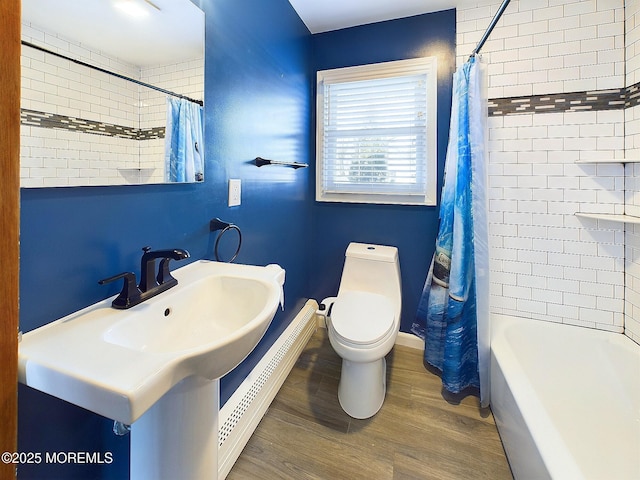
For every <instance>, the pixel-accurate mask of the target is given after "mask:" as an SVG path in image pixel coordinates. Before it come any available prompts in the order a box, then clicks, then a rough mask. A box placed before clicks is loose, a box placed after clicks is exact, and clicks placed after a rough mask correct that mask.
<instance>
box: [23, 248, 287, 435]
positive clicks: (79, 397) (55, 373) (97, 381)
mask: <svg viewBox="0 0 640 480" xmlns="http://www.w3.org/2000/svg"><path fill="white" fill-rule="evenodd" d="M172 273H173V275H174V277H175V278H176V279H178V282H179V283H178V285H177V286H175V287H173V288H172V289H170V290H168V291H166V292H164V293H161V294H159V295H158V296H156V297H153V298H151V299H149V300H147V301H146V302H143V303H141V304H139V305H136V306H135V307H133V308H130V309H128V310H116V309H113V308H111V300H112V299H107V300H104V301H102V302H99V303H97V304H95V305H92V306H90V307H87V308H85V309H83V310H80V311H79V312H76V313H74V314H71V315H69V316H67V317H64V318H62V319H60V320H57V321H55V322H52V323H50V324H48V325H45V326H43V327H41V328H38V329H36V330H33V331H31V332H28V333H26V334H24V335H23V336H22V341H21V342H20V344H19V356H18V362H19V380H20V382H22V383H24V384H26V385H29V386H30V387H33V388H35V389H37V390H41V391H43V392H45V393H48V394H50V395H53V396H55V397H58V398H61V399H63V400H66V401H68V402H70V403H73V404H75V405H79V406H81V407H84V408H86V409H88V410H91V411H93V412H95V413H98V414H100V415H103V416H105V417H108V418H111V419H114V420H118V421H121V422H124V423H126V424H131V423H133V422H134V421H135V420H137V419H138V418H139V417H140V416H141V415H142V414H143V413H144V412H145V411H147V410H148V409H149V408H150V407H151V406H152V405H153V404H154V403H155V402H157V401H158V400H159V399H160V398H161V397H162V396H163V395H164V394H165V393H166V392H168V391H169V390H170V389H171V388H172V387H173V386H175V385H176V384H177V383H179V382H180V381H181V380H183V379H185V378H187V377H192V376H196V377H201V378H204V379H208V380H214V379H217V378H220V377H221V376H223V375H225V374H226V373H227V372H229V371H230V370H232V369H233V368H234V367H235V366H236V365H238V364H239V363H240V362H241V361H242V360H243V359H244V358H245V357H246V356H247V355H248V354H249V353H250V352H251V351H252V350H253V349H254V348H255V346H256V345H257V344H258V342H259V341H260V339H261V338H262V336H263V334H264V332H265V331H266V330H267V327H268V326H269V324H270V323H271V320H272V319H273V316H274V315H275V312H276V310H277V308H278V305H279V304H280V302H281V296H282V286H283V284H284V270H283V269H282V268H280V267H279V266H277V265H269V266H267V267H258V266H250V265H237V264H229V263H219V262H211V261H206V260H202V261H198V262H194V263H192V264H190V265H187V266H185V267H182V268H178V269H176V270H175V271H173V272H172Z"/></svg>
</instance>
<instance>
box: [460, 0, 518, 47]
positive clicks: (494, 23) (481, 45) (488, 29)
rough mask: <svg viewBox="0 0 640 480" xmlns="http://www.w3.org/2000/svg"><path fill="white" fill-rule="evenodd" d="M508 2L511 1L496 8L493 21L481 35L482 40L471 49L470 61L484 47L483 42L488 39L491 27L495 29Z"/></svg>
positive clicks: (505, 1) (504, 2)
mask: <svg viewBox="0 0 640 480" xmlns="http://www.w3.org/2000/svg"><path fill="white" fill-rule="evenodd" d="M510 1H511V0H503V2H502V5H500V8H498V11H497V12H496V14H495V16H494V17H493V20H491V23H490V24H489V26H488V27H487V31H486V32H484V35H482V38H481V39H480V41H479V42H478V45H477V46H476V48H474V49H473V52H471V55H469V59H471V58H472V57H475V56H476V55H477V54H478V53H480V49H481V48H482V47H483V46H484V42H486V41H487V38H489V35H491V32H492V31H493V27H495V26H496V23H498V20H500V17H501V16H502V13H503V12H504V11H505V9H506V8H507V5H509V2H510Z"/></svg>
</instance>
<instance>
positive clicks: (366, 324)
mask: <svg viewBox="0 0 640 480" xmlns="http://www.w3.org/2000/svg"><path fill="white" fill-rule="evenodd" d="M394 316H395V315H394V312H393V305H392V304H391V302H390V301H389V299H387V298H386V297H383V296H382V295H378V294H376V293H368V292H344V293H342V294H340V295H338V298H337V299H336V301H335V303H334V304H333V307H332V309H331V325H332V326H333V329H334V331H335V332H336V333H337V334H338V335H339V336H340V337H342V338H344V339H345V340H346V341H348V342H351V343H356V344H362V345H365V344H370V343H375V342H377V341H378V340H381V339H382V338H384V337H385V336H386V335H387V334H388V333H389V331H390V330H391V329H392V328H393V325H394V320H395V318H394Z"/></svg>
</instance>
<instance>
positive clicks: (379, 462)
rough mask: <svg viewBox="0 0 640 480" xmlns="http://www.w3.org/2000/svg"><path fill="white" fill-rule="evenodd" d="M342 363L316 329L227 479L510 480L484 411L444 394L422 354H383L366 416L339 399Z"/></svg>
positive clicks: (399, 350)
mask: <svg viewBox="0 0 640 480" xmlns="http://www.w3.org/2000/svg"><path fill="white" fill-rule="evenodd" d="M340 367H341V359H340V357H338V355H337V354H336V353H335V352H334V351H333V349H332V348H331V345H330V343H329V340H328V338H327V337H326V330H324V329H318V331H317V332H316V333H315V334H314V336H313V337H312V338H311V340H310V342H309V344H308V345H307V346H306V348H305V350H304V351H303V353H302V354H301V356H300V358H299V359H298V361H297V362H296V364H295V367H294V368H293V370H292V371H291V373H290V374H289V376H288V377H287V380H286V381H285V383H284V384H283V386H282V388H281V390H280V392H279V393H278V395H277V396H276V398H275V399H274V401H273V403H272V404H271V406H270V407H269V410H268V412H267V414H266V415H265V416H264V418H263V419H262V421H261V423H260V425H259V426H258V428H257V429H256V431H255V433H254V434H253V436H252V438H251V439H250V440H249V443H248V444H247V446H246V447H245V449H244V451H243V452H242V454H241V456H240V457H239V458H238V461H237V462H236V464H235V465H234V467H233V469H232V470H231V472H230V473H229V475H228V477H227V478H228V479H229V480H240V479H243V480H244V479H251V480H253V479H265V480H269V479H274V480H275V479H292V480H299V479H328V480H338V479H345V480H354V479H367V480H386V479H389V480H391V479H393V480H400V479H451V480H459V479H460V480H462V479H464V480H467V479H490V480H502V479H507V480H511V479H512V476H511V472H510V470H509V466H508V464H507V460H506V458H505V454H504V451H503V448H502V444H501V443H500V438H499V437H498V432H497V430H496V426H495V423H494V419H493V415H492V414H491V412H490V411H489V410H488V409H486V410H481V409H480V407H479V402H478V399H477V397H474V396H467V397H466V398H464V399H463V400H462V401H461V402H460V403H459V404H457V405H454V404H452V403H449V402H447V401H446V400H444V398H443V397H442V393H441V388H442V387H441V383H440V378H439V377H438V376H436V375H434V374H433V373H430V372H428V371H427V370H425V368H424V366H423V363H422V352H420V351H418V350H415V349H411V348H407V347H402V346H395V347H394V349H393V350H392V351H391V353H389V355H388V356H387V396H386V398H385V403H384V405H383V406H382V409H381V410H380V411H379V412H378V413H377V414H376V415H374V416H373V417H372V418H370V419H366V420H356V419H354V418H351V417H349V416H348V415H347V414H346V413H344V412H343V411H342V409H341V407H340V405H339V403H338V398H337V391H338V381H339V379H340Z"/></svg>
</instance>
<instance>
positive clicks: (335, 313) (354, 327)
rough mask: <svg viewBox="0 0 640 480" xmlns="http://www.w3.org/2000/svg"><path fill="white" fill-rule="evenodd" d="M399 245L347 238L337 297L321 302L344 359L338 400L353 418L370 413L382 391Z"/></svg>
mask: <svg viewBox="0 0 640 480" xmlns="http://www.w3.org/2000/svg"><path fill="white" fill-rule="evenodd" d="M401 304H402V300H401V287H400V264H399V262H398V249H397V248H396V247H389V246H383V245H368V244H363V243H350V244H349V247H348V248H347V251H346V254H345V262H344V268H343V270H342V278H341V280H340V288H339V289H338V296H337V297H329V298H326V299H325V300H323V301H322V305H321V307H320V308H321V309H323V310H321V312H322V314H323V315H324V316H325V319H326V323H327V331H328V335H329V341H330V342H331V346H332V347H333V349H334V350H335V352H336V353H337V354H338V355H339V356H340V357H341V358H342V371H341V374H340V384H339V386H338V400H339V401H340V405H341V407H342V409H343V410H344V411H345V412H346V413H347V414H349V415H350V416H352V417H354V418H369V417H372V416H373V415H375V414H376V413H377V412H378V410H380V408H381V407H382V403H383V402H384V397H385V392H386V370H387V364H386V360H385V355H386V354H387V353H389V352H390V351H391V349H392V348H393V345H394V343H395V341H396V337H397V336H398V331H399V330H400V309H401Z"/></svg>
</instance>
